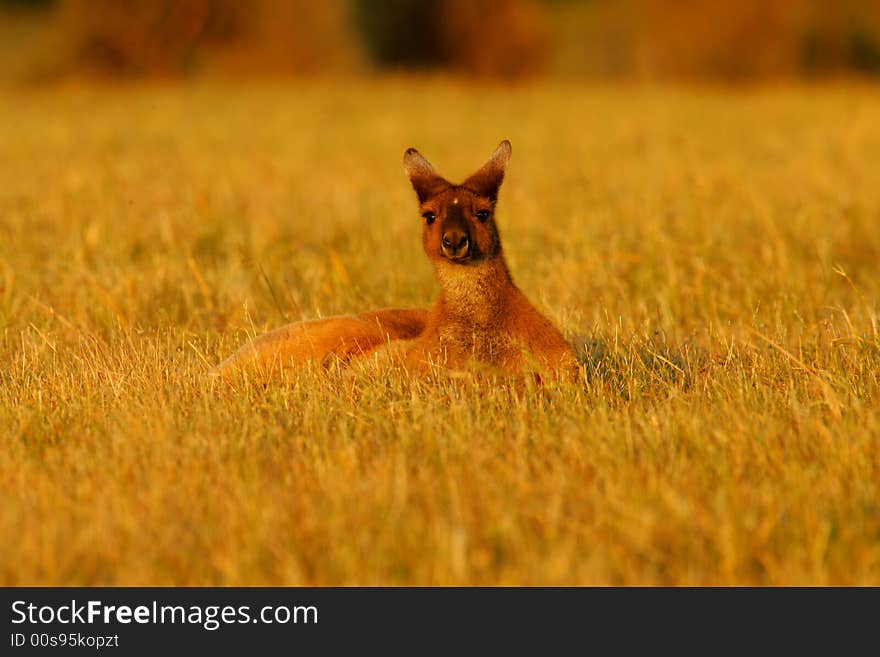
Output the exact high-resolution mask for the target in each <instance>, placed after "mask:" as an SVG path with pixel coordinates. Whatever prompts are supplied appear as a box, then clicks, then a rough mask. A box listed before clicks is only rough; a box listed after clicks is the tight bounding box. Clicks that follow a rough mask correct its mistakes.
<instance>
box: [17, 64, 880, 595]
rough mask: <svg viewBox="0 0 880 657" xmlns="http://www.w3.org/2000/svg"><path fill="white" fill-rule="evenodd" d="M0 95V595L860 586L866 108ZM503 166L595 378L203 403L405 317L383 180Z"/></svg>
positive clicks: (252, 392) (870, 422) (422, 270)
mask: <svg viewBox="0 0 880 657" xmlns="http://www.w3.org/2000/svg"><path fill="white" fill-rule="evenodd" d="M3 93H4V94H6V95H5V97H4V99H3V100H4V102H0V131H2V132H0V326H2V332H0V444H2V447H0V535H2V536H3V537H4V540H3V541H2V544H0V583H3V584H224V585H225V584H878V583H880V505H878V499H880V442H878V441H880V409H878V403H877V402H878V393H880V381H878V377H880V337H878V322H877V300H878V295H880V276H878V262H880V231H878V230H877V225H878V220H880V124H878V122H877V121H876V116H878V114H880V96H878V94H877V91H876V90H874V89H870V88H855V87H850V88H846V87H832V88H779V89H765V90H753V91H751V92H732V91H709V90H689V91H685V90H673V89H653V90H651V89H642V88H604V87H603V88H583V87H575V86H552V85H548V86H532V87H523V88H512V89H510V88H501V87H486V86H482V87H470V86H466V85H462V84H458V83H452V82H442V81H407V80H398V81H386V82H373V83H366V82H353V83H349V84H345V85H332V84H329V83H327V84H320V83H313V84H306V83H301V84H297V85H291V86H272V85H254V86H244V87H233V86H229V87H227V86H222V85H207V86H196V87H171V88H169V87H165V88H159V87H137V88H128V89H125V90H120V89H116V90H114V89H103V88H78V89H68V90H66V91H54V92H50V91H41V92H33V93H29V94H22V93H18V94H17V95H15V96H12V95H11V94H10V93H9V92H3ZM502 137H509V138H510V139H511V140H512V142H513V145H514V157H513V160H512V164H511V169H510V172H509V176H508V179H507V181H506V182H505V187H504V189H503V190H502V198H501V205H500V210H499V221H500V225H501V228H502V231H503V237H504V240H505V247H506V251H507V254H508V258H509V262H510V265H511V267H512V270H513V273H514V276H515V279H516V280H517V281H518V283H519V284H520V285H521V287H522V288H523V289H524V290H525V291H526V293H527V294H528V295H529V296H530V297H531V298H532V299H533V300H534V301H535V302H536V303H537V304H538V305H539V306H540V307H541V308H543V309H544V310H545V311H546V312H547V313H548V314H549V315H550V316H551V317H553V319H554V320H555V321H557V322H558V323H559V325H560V326H561V327H562V328H563V329H564V330H565V332H566V333H567V334H568V335H570V336H571V337H572V338H573V339H576V341H577V344H578V348H579V349H580V351H581V353H582V356H583V358H584V362H585V377H584V380H583V381H581V382H580V383H578V384H572V385H568V386H563V387H552V388H547V389H541V390H537V389H534V388H528V387H520V388H517V387H511V386H506V385H495V386H493V385H487V384H476V383H473V382H469V381H467V380H457V379H454V380H439V381H425V382H423V381H411V380H407V379H404V378H400V377H386V378H379V379H367V378H356V379H355V381H353V382H351V381H348V380H345V379H344V378H343V377H341V376H340V375H339V373H338V372H332V371H331V372H329V373H324V372H320V371H312V372H304V373H302V374H301V375H296V376H294V375H291V376H290V377H289V378H288V379H287V380H285V381H282V382H278V383H275V384H271V385H263V384H262V383H261V382H259V381H251V382H248V383H243V384H241V385H238V386H236V387H233V388H226V387H224V388H221V387H213V386H212V385H211V384H210V383H209V382H208V381H206V378H205V376H204V373H205V371H206V369H207V368H208V366H210V365H212V364H214V363H216V362H217V361H218V360H219V359H221V358H222V357H224V356H226V355H228V354H229V353H230V352H231V351H232V350H233V349H235V348H236V347H237V346H239V345H240V344H241V343H242V342H243V341H244V340H245V339H247V337H248V336H249V335H252V334H254V333H256V332H261V331H263V330H265V329H268V328H271V327H275V326H277V325H280V324H281V323H283V322H287V321H292V320H296V319H299V318H305V317H313V316H318V315H328V314H332V313H341V312H350V311H356V310H360V309H366V308H372V307H380V306H385V305H391V304H395V305H396V304H402V305H410V304H412V305H415V304H424V303H427V302H428V301H429V300H430V299H431V298H432V295H433V294H434V293H435V285H434V282H433V279H432V276H431V271H430V269H429V266H428V264H427V261H426V259H425V257H424V255H423V254H422V253H421V247H420V244H419V231H420V227H419V221H420V220H419V217H418V216H417V213H416V208H415V203H414V200H413V198H412V192H411V190H410V189H409V187H408V184H407V182H406V180H405V178H404V176H403V173H402V171H401V164H400V158H401V156H402V152H403V149H404V148H405V147H407V146H410V145H415V146H418V147H419V148H420V149H421V150H422V152H424V153H425V154H426V155H427V156H428V157H429V158H430V159H431V160H432V161H433V162H435V164H437V165H438V167H440V169H441V170H442V171H443V172H445V173H447V174H448V175H450V176H451V177H460V176H463V175H464V174H466V173H467V172H469V171H470V170H471V169H473V167H474V166H475V165H477V164H478V163H479V162H481V161H482V159H483V158H484V156H485V154H486V153H487V152H489V150H491V148H492V146H494V144H496V143H497V142H498V140H499V139H500V138H502Z"/></svg>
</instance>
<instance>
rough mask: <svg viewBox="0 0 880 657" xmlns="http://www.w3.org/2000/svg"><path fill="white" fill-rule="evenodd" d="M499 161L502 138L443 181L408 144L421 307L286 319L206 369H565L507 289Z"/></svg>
mask: <svg viewBox="0 0 880 657" xmlns="http://www.w3.org/2000/svg"><path fill="white" fill-rule="evenodd" d="M509 158H510V143H509V142H507V141H504V142H502V143H501V145H500V146H499V147H498V149H497V150H496V151H495V153H494V154H493V155H492V157H491V158H490V159H489V161H488V162H487V163H486V164H485V165H483V167H482V168H481V169H480V170H479V171H477V172H476V173H474V174H473V175H472V176H470V177H469V178H468V179H467V180H465V181H464V182H463V183H462V184H461V185H453V184H452V183H450V182H449V181H447V180H446V179H444V178H443V177H441V176H440V175H439V174H437V172H436V171H435V170H434V168H433V167H432V166H431V165H430V163H428V161H427V160H425V158H423V157H422V156H421V154H419V152H418V151H416V150H415V149H412V148H411V149H409V150H407V152H406V154H405V155H404V166H405V169H406V172H407V175H408V176H409V179H410V181H411V183H412V185H413V188H414V189H415V191H416V194H417V196H418V198H419V203H420V212H421V214H422V216H423V221H424V230H423V235H422V244H423V246H424V249H425V253H426V254H427V256H428V258H429V259H430V261H431V263H432V264H433V266H434V273H435V275H436V278H437V281H438V283H439V284H440V288H441V292H440V297H439V298H438V299H437V301H436V302H435V303H434V305H433V307H432V308H431V309H430V310H422V309H411V310H403V309H388V310H380V311H376V312H370V313H364V314H363V315H358V316H339V317H331V318H328V319H323V320H315V321H310V322H299V323H296V324H290V325H288V326H285V327H283V328H280V329H277V330H275V331H273V332H271V333H268V334H266V335H264V336H262V337H259V338H257V339H256V340H254V341H253V342H251V343H249V344H248V345H245V346H244V347H243V348H242V349H240V350H239V351H238V352H236V353H235V354H234V355H233V356H232V357H231V358H229V359H227V360H226V361H224V362H223V363H221V364H220V365H218V366H217V367H216V368H215V369H214V370H213V373H214V374H217V375H220V376H224V377H225V376H227V375H228V374H230V373H231V372H232V371H235V370H240V369H245V368H251V369H253V368H259V369H262V370H269V371H271V370H272V369H274V367H276V366H279V367H283V366H285V365H297V364H301V363H304V362H306V361H310V360H316V361H322V362H326V360H327V358H328V357H330V358H338V359H339V360H340V361H342V362H346V363H347V362H349V361H351V360H352V359H356V360H357V361H358V362H360V363H362V364H363V365H369V364H385V365H389V364H393V365H399V366H402V367H404V368H406V369H407V370H409V371H411V372H413V373H420V372H425V371H427V370H428V369H429V368H430V367H432V366H441V367H447V368H451V369H465V368H473V367H477V368H480V367H488V368H489V369H492V370H496V371H498V372H500V373H503V374H512V375H521V374H525V373H527V372H533V373H535V374H537V375H538V376H539V377H540V378H546V377H548V376H551V377H555V376H562V377H570V376H572V375H573V374H574V373H575V372H576V371H577V363H576V361H575V357H574V352H573V351H572V348H571V346H570V345H569V344H568V342H566V340H565V339H564V338H563V337H562V334H561V333H560V332H559V330H558V329H557V328H556V327H555V326H553V324H552V323H551V322H550V321H549V320H548V319H547V318H545V317H544V316H543V315H541V313H539V312H538V311H537V310H536V309H535V308H534V306H532V304H531V303H530V302H529V300H528V299H527V298H526V297H525V295H524V294H523V293H522V292H521V291H520V290H519V288H517V287H516V285H515V284H514V283H513V280H512V279H511V277H510V273H509V271H508V269H507V263H506V262H505V261H504V255H503V253H502V249H501V237H500V235H499V233H498V228H497V226H496V224H495V217H494V214H495V204H496V201H497V199H498V189H499V187H500V186H501V183H502V181H503V179H504V171H505V168H506V166H507V162H508V160H509Z"/></svg>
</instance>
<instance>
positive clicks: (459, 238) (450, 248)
mask: <svg viewBox="0 0 880 657" xmlns="http://www.w3.org/2000/svg"><path fill="white" fill-rule="evenodd" d="M440 249H441V251H443V255H444V256H446V257H447V258H448V259H449V260H463V259H464V258H467V257H468V255H470V250H471V241H470V239H469V238H468V236H467V233H465V232H462V231H460V230H457V229H453V230H448V231H446V232H445V233H443V238H442V239H441V240H440Z"/></svg>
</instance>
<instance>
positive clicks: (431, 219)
mask: <svg viewBox="0 0 880 657" xmlns="http://www.w3.org/2000/svg"><path fill="white" fill-rule="evenodd" d="M422 216H423V217H424V218H425V221H426V222H427V224H428V225H429V226H430V225H431V224H433V223H434V219H436V218H437V217H435V216H434V213H433V212H425V213H424V214H423V215H422Z"/></svg>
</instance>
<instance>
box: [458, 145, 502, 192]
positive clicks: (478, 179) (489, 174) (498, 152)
mask: <svg viewBox="0 0 880 657" xmlns="http://www.w3.org/2000/svg"><path fill="white" fill-rule="evenodd" d="M510 150H511V149H510V142H509V141H507V140H506V139H505V140H504V141H502V142H501V143H500V144H498V148H496V149H495V152H494V153H492V157H490V158H489V161H488V162H486V164H484V165H483V166H482V167H480V170H479V171H477V172H476V173H475V174H473V175H472V176H471V177H470V178H468V179H467V180H465V181H464V186H465V187H469V188H471V189H472V190H474V191H475V192H476V193H477V194H479V195H480V196H485V197H487V198H489V199H490V200H492V201H495V200H496V199H497V198H498V188H499V187H501V182H502V181H503V180H504V170H505V169H506V168H507V163H508V162H509V161H510Z"/></svg>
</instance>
